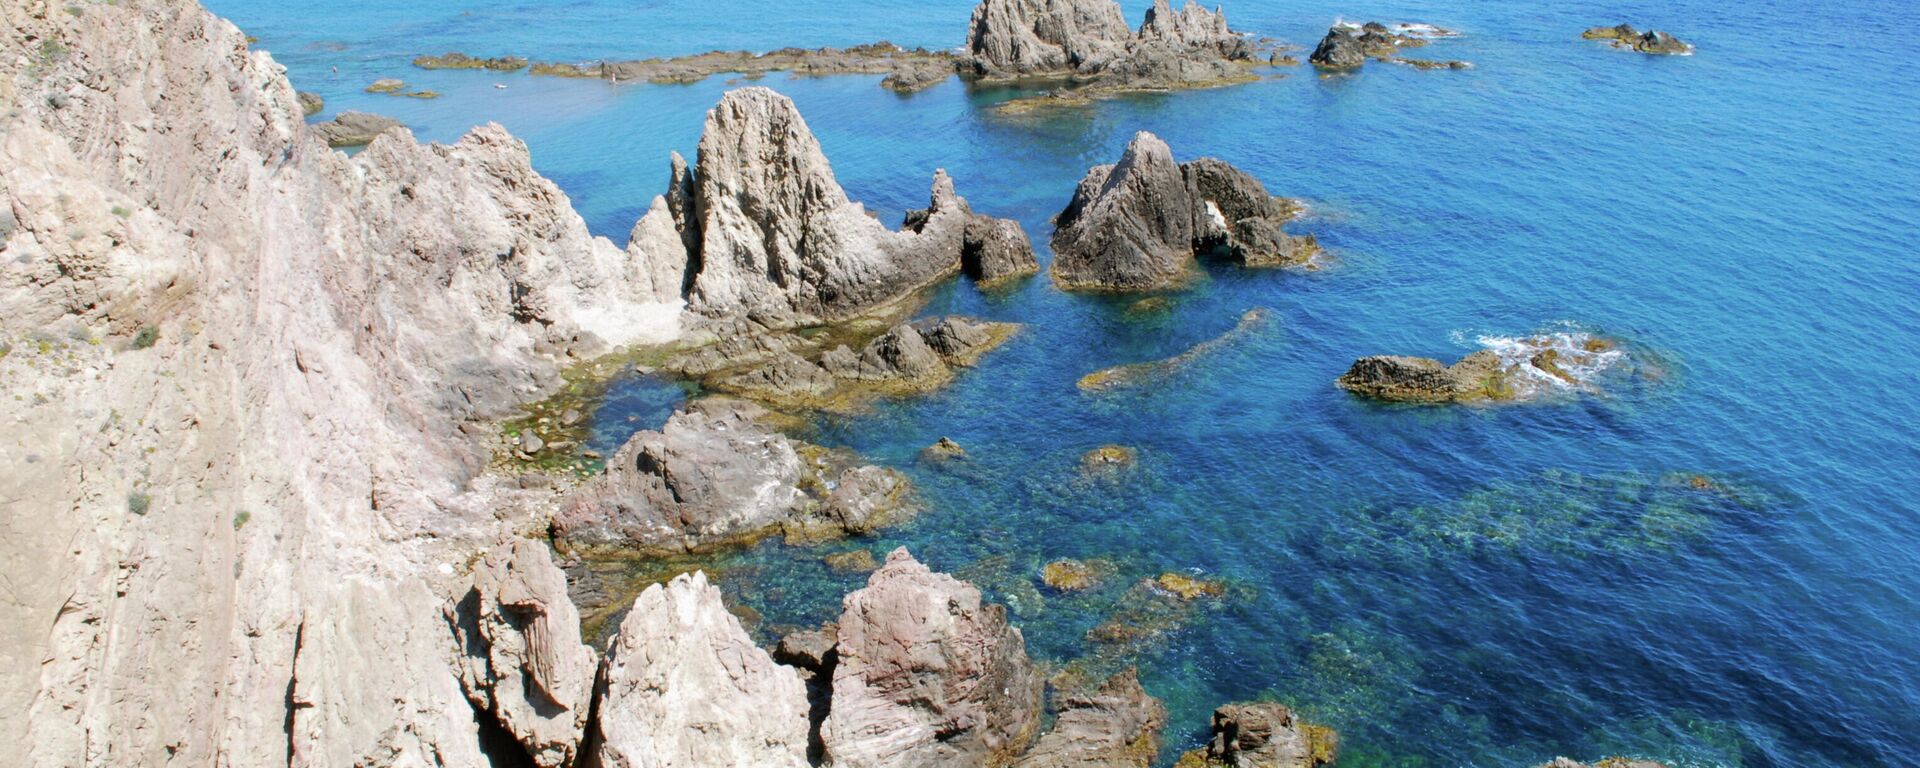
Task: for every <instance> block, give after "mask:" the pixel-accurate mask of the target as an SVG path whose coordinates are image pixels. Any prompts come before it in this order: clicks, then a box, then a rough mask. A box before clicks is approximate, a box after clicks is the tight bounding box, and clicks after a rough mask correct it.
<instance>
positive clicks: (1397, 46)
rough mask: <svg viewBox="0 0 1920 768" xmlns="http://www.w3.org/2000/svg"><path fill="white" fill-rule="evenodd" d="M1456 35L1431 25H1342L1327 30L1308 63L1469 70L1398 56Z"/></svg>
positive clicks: (1458, 64) (1324, 67)
mask: <svg viewBox="0 0 1920 768" xmlns="http://www.w3.org/2000/svg"><path fill="white" fill-rule="evenodd" d="M1455 36H1457V33H1455V32H1453V31H1452V30H1447V29H1442V28H1440V27H1435V26H1432V25H1429V24H1397V25H1394V26H1392V27H1389V26H1387V25H1385V24H1382V23H1380V22H1377V21H1369V22H1367V23H1365V24H1358V25H1356V24H1353V23H1351V22H1343V23H1340V24H1335V25H1334V26H1333V27H1332V28H1330V29H1328V30H1327V34H1326V36H1325V37H1322V38H1320V44H1319V45H1318V46H1315V47H1314V49H1313V53H1312V54H1311V55H1309V56H1308V57H1307V61H1308V62H1310V63H1312V64H1313V66H1315V67H1317V68H1319V69H1321V70H1325V71H1343V70H1355V69H1359V68H1361V67H1362V66H1364V65H1365V64H1366V63H1367V60H1368V59H1374V60H1378V61H1385V62H1390V63H1394V64H1402V65H1406V66H1410V67H1414V68H1416V69H1469V68H1471V67H1472V66H1473V65H1472V64H1470V63H1468V62H1464V61H1435V60H1430V59H1405V58H1401V57H1399V56H1398V55H1397V54H1398V53H1399V52H1400V51H1401V50H1404V49H1407V48H1419V47H1422V46H1425V45H1427V44H1428V43H1430V42H1432V41H1433V40H1436V39H1441V38H1448V37H1455Z"/></svg>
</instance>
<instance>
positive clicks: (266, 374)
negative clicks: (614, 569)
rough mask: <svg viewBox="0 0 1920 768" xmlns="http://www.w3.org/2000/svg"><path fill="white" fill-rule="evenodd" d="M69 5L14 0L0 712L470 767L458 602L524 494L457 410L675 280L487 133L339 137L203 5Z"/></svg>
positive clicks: (1, 103)
mask: <svg viewBox="0 0 1920 768" xmlns="http://www.w3.org/2000/svg"><path fill="white" fill-rule="evenodd" d="M73 8H74V9H76V10H73V11H70V10H68V9H67V8H66V7H63V6H58V5H51V4H46V3H40V2H26V1H23V0H7V1H6V2H0V19H3V20H4V23H5V26H6V27H7V32H8V34H6V35H4V36H0V211H5V212H6V214H7V215H6V216H4V217H0V220H4V222H5V223H6V224H7V226H5V227H0V229H5V230H6V231H5V237H4V244H0V343H7V344H10V345H11V348H12V351H11V352H10V353H9V354H7V355H6V356H5V357H4V358H0V388H4V390H5V391H7V392H9V393H16V394H20V395H22V397H21V398H19V399H15V398H11V397H10V398H0V425H4V426H5V428H6V429H5V432H4V436H0V510H4V513H0V576H4V579H5V581H6V583H8V584H9V589H8V590H7V591H6V592H5V595H4V597H0V739H3V740H4V741H5V743H7V744H9V745H10V749H9V753H10V754H12V755H17V756H19V758H20V759H19V762H20V763H21V764H25V765H59V766H66V765H103V766H104V765H160V764H171V765H194V766H203V765H204V766H212V765H235V766H242V765H244V766H253V765H291V766H350V765H356V764H363V765H475V764H480V763H482V762H483V761H484V759H485V758H484V757H483V756H482V755H481V753H480V750H481V744H480V739H479V734H478V729H477V725H476V720H475V716H474V715H475V713H474V710H473V707H472V706H471V704H470V703H469V702H468V701H467V697H466V695H465V694H464V692H463V691H462V689H461V685H460V681H459V677H458V675H457V673H456V670H457V667H458V663H457V662H456V660H455V659H454V658H453V655H454V654H453V651H452V647H451V643H450V642H449V639H448V628H447V625H446V622H445V621H444V619H443V618H442V617H441V616H440V615H439V614H440V608H441V606H442V605H444V601H445V600H446V599H448V598H449V597H451V596H453V595H455V594H456V593H457V592H458V591H459V590H461V589H464V585H465V580H464V578H463V577H461V576H460V575H459V574H458V568H457V567H456V566H459V565H460V564H462V563H464V562H466V556H467V554H468V553H470V552H473V551H475V550H477V549H480V548H482V547H484V546H486V544H488V543H490V542H492V541H493V540H495V539H496V538H497V537H498V536H499V535H500V534H501V533H502V531H503V528H506V527H509V526H513V525H518V524H525V523H526V522H527V521H528V518H527V515H528V511H529V510H531V509H533V508H535V507H537V506H538V505H537V504H534V503H533V502H532V499H531V497H530V496H529V493H528V492H523V491H517V490H513V489H509V488H504V487H502V486H501V485H500V484H499V483H497V482H493V481H492V480H489V479H487V478H478V479H476V478H475V473H476V472H477V471H478V470H479V469H480V468H481V467H482V466H483V464H484V461H485V458H486V455H487V450H488V448H487V446H486V444H485V443H484V441H483V440H482V439H481V437H480V435H481V434H482V433H483V432H487V431H488V428H486V427H484V426H479V428H478V429H476V428H475V426H476V425H470V422H471V421H472V420H474V419H481V420H484V419H487V418H490V417H493V416H495V415H498V414H501V413H503V412H505V411H506V410H507V409H509V408H511V407H512V406H513V405H515V404H517V403H519V402H522V401H524V400H526V399H528V398H532V397H537V396H539V395H540V394H542V393H543V392H546V391H548V390H549V388H550V387H552V386H554V385H555V384H556V383H557V382H558V377H557V375H556V374H557V370H558V366H559V365H560V364H561V363H562V362H563V361H564V360H565V357H566V355H567V354H568V353H570V352H572V353H582V354H584V353H587V352H589V351H591V350H593V349H596V348H600V347H603V346H604V345H606V344H617V343H624V342H637V341H643V340H650V339H651V340H667V339H671V338H674V337H675V335H676V334H677V333H678V322H677V318H678V315H679V311H680V310H679V306H678V305H677V303H676V302H677V297H664V299H665V300H658V299H662V298H663V297H659V296H656V295H655V293H654V290H653V287H652V285H651V284H650V283H647V282H643V281H641V280H640V279H639V275H640V274H641V269H640V267H641V265H636V264H634V263H632V260H631V259H628V258H627V257H626V255H625V253H624V252H623V251H621V250H620V249H619V248H616V247H614V246H613V245H612V244H611V243H608V242H606V241H604V240H599V239H596V238H592V237H590V236H589V235H588V233H587V230H586V226H585V224H584V223H583V222H582V221H581V220H580V218H579V217H578V216H577V215H576V214H574V212H573V211H572V210H571V208H570V207H569V205H568V203H567V200H566V197H565V196H564V195H562V194H561V193H560V191H559V190H558V188H557V187H555V186H554V185H553V184H552V183H551V182H548V181H546V180H545V179H542V178H541V177H539V176H538V175H537V174H535V173H534V172H533V171H532V168H531V164H530V163H529V161H528V158H527V153H526V149H525V147H524V146H523V145H521V144H520V143H519V142H518V141H516V140H513V139H512V138H511V137H509V136H507V135H506V134H505V132H504V131H501V130H500V129H498V128H497V127H485V128H481V129H479V130H477V131H476V132H475V133H473V134H472V135H470V136H468V137H467V138H466V139H463V140H462V141H461V142H459V143H456V144H454V145H451V146H444V147H435V146H423V145H419V144H417V143H415V142H413V140H412V139H411V137H410V136H408V135H407V134H406V133H405V132H403V131H393V132H389V133H387V134H385V135H383V136H381V137H380V138H379V139H378V140H376V141H374V142H373V144H372V145H371V146H369V147H368V148H367V149H366V151H364V152H362V153H361V154H360V155H358V156H356V157H354V158H348V157H346V156H345V155H343V154H341V153H339V152H335V151H332V150H330V149H328V148H327V147H326V146H324V144H323V143H322V142H321V141H320V139H319V138H318V137H317V136H315V135H314V134H313V133H312V132H311V131H309V130H308V129H307V127H306V125H305V124H304V121H303V117H302V116H303V109H302V106H301V104H300V102H299V99H298V98H297V96H296V95H295V93H294V90H293V88H292V87H291V85H290V84H289V83H288V82H287V80H286V78H285V75H284V73H283V71H282V70H281V68H280V67H279V66H278V65H277V64H275V63H274V62H273V60H272V58H271V57H269V56H268V55H267V54H265V53H262V52H256V51H249V50H248V49H247V47H246V43H245V37H244V35H242V34H241V32H240V31H239V30H238V29H236V28H234V27H233V25H231V24H229V23H227V22H225V21H221V20H219V19H216V18H214V17H213V16H212V15H210V14H208V13H206V12H205V11H204V10H202V9H201V8H199V7H198V6H197V5H195V4H193V3H191V2H187V1H186V0H123V1H122V2H119V3H88V4H84V5H79V6H73ZM27 41H32V43H31V44H29V43H28V42H27ZM141 329H153V332H152V333H147V334H139V337H140V338H143V339H151V340H152V344H151V346H143V345H134V344H132V340H133V339H134V338H135V337H136V332H137V331H140V330H141ZM43 342H44V343H43ZM93 342H99V343H97V344H96V343H93ZM496 515H498V517H497V516H496Z"/></svg>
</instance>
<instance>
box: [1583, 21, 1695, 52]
mask: <svg viewBox="0 0 1920 768" xmlns="http://www.w3.org/2000/svg"><path fill="white" fill-rule="evenodd" d="M1580 36H1581V37H1583V38H1585V39H1588V40H1605V41H1607V44H1608V45H1612V46H1613V47H1615V48H1631V49H1633V50H1636V51H1639V52H1641V53H1652V54H1660V55H1665V56H1685V55H1687V54H1690V53H1693V45H1692V44H1690V43H1687V42H1686V41H1684V40H1681V39H1680V38H1677V37H1674V36H1673V35H1670V34H1668V33H1666V32H1662V31H1660V30H1657V29H1649V30H1647V31H1645V32H1641V31H1640V30H1638V29H1634V28H1633V25H1632V24H1618V25H1615V26H1611V27H1593V28H1591V29H1588V30H1587V31H1585V32H1582V33H1580Z"/></svg>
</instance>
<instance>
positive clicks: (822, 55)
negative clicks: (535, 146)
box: [414, 40, 957, 93]
mask: <svg viewBox="0 0 1920 768" xmlns="http://www.w3.org/2000/svg"><path fill="white" fill-rule="evenodd" d="M449 57H459V58H457V59H455V60H456V61H460V62H468V61H503V59H484V60H483V59H474V58H472V57H469V56H466V55H465V54H454V53H450V54H447V55H446V56H439V57H432V56H422V57H420V58H418V59H414V64H415V65H416V66H427V65H424V64H421V61H422V60H427V61H432V62H439V61H444V60H446V59H448V58H449ZM504 60H505V61H520V62H522V63H523V66H528V67H529V68H528V71H529V72H530V73H532V74H535V75H549V76H556V77H586V78H598V79H602V80H606V81H608V82H612V83H637V82H645V83H656V84H675V83H697V82H699V81H701V80H705V79H707V78H709V77H712V76H714V75H717V74H722V73H736V74H740V75H744V76H747V77H757V76H760V75H765V74H767V73H770V72H790V73H792V74H793V75H795V76H796V77H823V76H827V75H885V76H886V77H884V78H882V80H881V84H882V85H883V86H885V87H887V88H889V89H892V90H895V91H899V92H902V93H912V92H914V91H919V90H922V89H925V88H928V87H931V86H933V85H937V84H939V83H940V82H941V81H943V80H946V79H947V78H949V77H952V76H953V74H954V72H955V67H956V65H957V58H956V57H955V56H954V54H952V53H950V52H947V51H929V50H927V49H924V48H911V49H909V48H901V47H900V46H897V45H894V44H893V43H889V42H887V41H884V40H882V41H880V42H877V43H868V44H865V45H855V46H851V47H848V48H832V47H826V48H781V49H779V50H776V51H768V52H766V53H751V52H748V51H708V52H706V53H697V54H693V55H690V56H675V57H670V58H652V59H633V60H627V61H593V62H584V63H567V62H535V63H533V64H531V65H525V64H524V62H525V59H521V58H519V57H508V58H507V59H504ZM427 68H429V69H434V68H438V67H427ZM489 68H497V67H489Z"/></svg>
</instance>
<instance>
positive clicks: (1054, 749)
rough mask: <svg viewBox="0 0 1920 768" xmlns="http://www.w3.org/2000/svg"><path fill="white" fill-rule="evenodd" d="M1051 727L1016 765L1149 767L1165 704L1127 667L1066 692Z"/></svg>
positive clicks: (1156, 751) (1155, 751)
mask: <svg viewBox="0 0 1920 768" xmlns="http://www.w3.org/2000/svg"><path fill="white" fill-rule="evenodd" d="M1061 699H1062V700H1061V703H1060V711H1059V713H1058V715H1059V716H1058V718H1056V719H1055V721H1054V724H1053V729H1052V730H1050V731H1048V732H1047V734H1046V735H1045V736H1042V737H1040V741H1039V742H1037V743H1035V744H1034V745H1033V749H1031V750H1029V751H1028V752H1027V754H1026V755H1024V756H1022V757H1021V758H1020V761H1019V762H1017V763H1015V764H1014V765H1015V766H1016V768H1147V766H1150V765H1152V764H1153V760H1154V758H1155V757H1157V756H1158V754H1159V752H1160V729H1161V728H1162V727H1164V726H1165V725H1166V722H1167V709H1166V707H1165V706H1163V705H1161V703H1160V701H1159V700H1158V699H1155V698H1153V697H1152V696H1149V695H1147V692H1146V689H1144V688H1141V687H1140V678H1139V676H1138V675H1137V674H1135V672H1134V671H1133V670H1131V669H1129V670H1126V671H1125V672H1121V673H1120V674H1117V675H1114V676H1113V677H1112V678H1109V679H1108V680H1107V681H1106V682H1105V683H1103V684H1102V685H1101V686H1100V687H1099V688H1098V689H1096V690H1093V691H1089V692H1085V693H1074V694H1066V695H1064V696H1062V697H1061Z"/></svg>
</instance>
